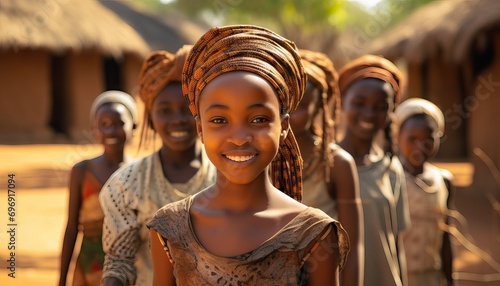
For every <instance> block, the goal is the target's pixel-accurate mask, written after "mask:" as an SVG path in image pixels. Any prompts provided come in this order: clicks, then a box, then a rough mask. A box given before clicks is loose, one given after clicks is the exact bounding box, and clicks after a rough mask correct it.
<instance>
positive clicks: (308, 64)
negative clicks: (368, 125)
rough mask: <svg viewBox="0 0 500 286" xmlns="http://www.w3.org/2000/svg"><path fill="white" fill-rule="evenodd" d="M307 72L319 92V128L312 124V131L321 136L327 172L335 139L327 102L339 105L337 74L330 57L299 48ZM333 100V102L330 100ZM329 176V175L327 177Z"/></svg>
mask: <svg viewBox="0 0 500 286" xmlns="http://www.w3.org/2000/svg"><path fill="white" fill-rule="evenodd" d="M299 52H300V56H301V58H302V64H303V65H304V68H305V71H306V73H307V80H308V81H310V82H311V83H313V84H314V85H315V86H316V87H317V88H319V91H320V93H321V101H320V106H319V108H320V110H321V111H322V113H323V118H322V119H323V120H322V125H321V128H320V127H317V126H315V125H313V133H314V134H315V135H316V136H321V138H322V144H323V146H322V149H323V156H324V160H325V162H327V164H325V166H326V169H327V170H326V172H327V173H326V174H329V168H330V167H331V166H333V155H332V152H329V148H328V146H329V144H330V143H331V142H333V141H334V140H335V126H334V124H335V119H336V118H335V115H336V114H337V112H336V111H334V113H333V115H332V114H331V113H330V110H329V106H330V105H329V104H330V103H332V105H333V108H334V110H335V109H336V108H337V106H338V105H339V104H338V103H339V102H340V98H339V89H338V86H337V80H338V74H337V71H336V70H335V68H334V65H333V62H332V61H331V60H330V58H329V57H328V56H327V55H325V54H323V53H320V52H315V51H310V50H304V49H301V50H299ZM332 100H333V102H332ZM327 178H329V177H327Z"/></svg>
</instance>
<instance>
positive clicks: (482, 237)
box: [0, 144, 500, 286]
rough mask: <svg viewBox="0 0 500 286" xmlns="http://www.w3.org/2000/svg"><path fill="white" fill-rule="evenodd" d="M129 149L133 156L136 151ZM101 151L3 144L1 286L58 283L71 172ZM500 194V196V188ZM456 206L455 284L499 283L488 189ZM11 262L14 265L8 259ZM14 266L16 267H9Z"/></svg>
mask: <svg viewBox="0 0 500 286" xmlns="http://www.w3.org/2000/svg"><path fill="white" fill-rule="evenodd" d="M130 150H132V151H134V153H135V150H136V148H135V147H131V148H130ZM100 152H101V150H100V147H99V146H97V145H90V144H87V145H64V144H61V145H0V285H2V286H3V285H6V286H10V285H27V286H28V285H29V286H31V285H37V286H45V285H51V286H53V285H56V284H57V281H58V276H59V273H58V267H59V254H60V251H61V244H62V239H63V235H64V228H65V223H66V213H67V201H68V191H67V183H68V175H69V170H70V168H71V167H72V166H73V164H75V163H76V162H78V161H80V160H82V159H84V158H90V157H92V156H96V155H98V154H99V153H100ZM144 154H146V152H144ZM141 155H142V154H141ZM442 166H443V167H449V169H451V171H452V172H453V173H455V174H456V175H457V176H458V177H459V179H460V178H465V179H463V180H465V181H466V180H467V176H468V173H470V170H469V169H467V168H464V167H463V166H462V165H446V164H444V165H442ZM9 174H14V175H15V176H14V179H15V196H13V193H12V192H11V197H14V199H15V206H14V207H15V215H14V214H13V215H12V216H9V214H8V207H9V205H8V191H7V189H8V187H9V185H8V179H9V178H8V175H9ZM462 184H465V183H463V182H462ZM12 186H13V185H11V187H12ZM496 192H497V194H496V195H497V198H498V190H497V191H496ZM11 201H12V199H11ZM455 205H456V209H457V210H458V211H459V212H460V213H461V214H462V215H463V216H464V217H465V219H466V221H467V225H466V226H464V225H459V224H458V223H457V228H458V229H459V230H460V231H461V233H464V235H465V238H467V239H469V240H471V241H472V242H473V243H474V245H472V246H470V247H471V248H470V250H467V249H465V248H464V247H462V246H461V245H460V244H459V243H458V240H456V239H455V240H454V247H455V254H456V259H455V261H454V265H455V270H456V271H457V273H458V276H457V277H458V278H460V280H458V281H457V283H456V285H461V286H469V285H480V286H482V285H487V286H490V285H500V277H499V276H500V274H499V272H500V264H499V263H498V262H497V261H500V217H499V214H498V213H497V212H495V211H494V210H493V208H492V206H491V203H490V202H489V201H488V200H487V199H486V195H485V191H482V192H479V191H472V190H470V189H466V188H459V189H458V190H457V195H456V199H455ZM11 218H12V220H13V221H10V219H11ZM9 224H12V225H9ZM9 231H10V232H9ZM11 234H13V235H12V238H11ZM9 243H11V244H9ZM9 246H10V247H12V246H15V250H9ZM474 246H479V248H480V249H476V248H474ZM483 251H484V253H483ZM477 254H479V255H477ZM12 259H15V264H13V263H11V262H10V261H8V260H12ZM492 260H494V261H492ZM488 263H489V264H488ZM11 265H14V267H13V268H10V266H11ZM14 271H15V274H13V273H14ZM9 274H11V276H12V275H15V278H12V277H10V276H9ZM494 279H496V280H495V281H490V282H479V281H478V280H486V281H488V280H494Z"/></svg>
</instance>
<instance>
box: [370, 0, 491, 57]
mask: <svg viewBox="0 0 500 286" xmlns="http://www.w3.org/2000/svg"><path fill="white" fill-rule="evenodd" d="M499 25H500V1H496V0H467V1H435V2H431V3H429V4H427V5H425V6H423V7H422V8H420V9H418V10H417V11H415V12H414V13H413V14H411V15H410V16H409V17H408V18H407V19H405V20H404V21H402V22H401V23H400V24H398V25H397V26H396V27H394V28H393V29H391V30H390V31H388V32H387V33H385V34H384V35H383V36H382V37H379V38H377V39H375V40H374V41H373V42H372V43H371V44H370V46H369V51H370V52H372V53H377V54H382V55H384V56H386V57H388V58H392V59H395V58H404V59H405V60H406V61H408V62H409V63H414V64H421V63H423V62H424V61H425V60H426V59H427V58H432V57H435V56H437V55H439V56H443V59H444V60H445V61H448V62H454V63H461V62H463V61H464V59H465V58H466V57H468V55H469V53H470V52H471V49H472V48H473V46H474V43H475V41H477V40H481V39H480V37H479V36H480V35H481V33H484V32H486V31H488V30H490V29H492V28H495V27H498V26H499Z"/></svg>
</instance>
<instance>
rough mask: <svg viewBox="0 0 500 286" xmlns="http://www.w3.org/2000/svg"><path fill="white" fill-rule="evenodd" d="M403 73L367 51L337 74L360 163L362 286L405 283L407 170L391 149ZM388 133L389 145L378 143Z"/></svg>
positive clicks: (345, 141) (349, 143)
mask: <svg viewBox="0 0 500 286" xmlns="http://www.w3.org/2000/svg"><path fill="white" fill-rule="evenodd" d="M401 80H402V79H401V74H400V71H399V70H398V68H397V67H396V66H395V65H394V64H393V63H391V62H390V61H389V60H387V59H384V58H381V57H378V56H372V55H365V56H363V57H360V58H358V59H355V60H354V61H352V62H351V63H349V64H347V65H346V66H344V67H343V68H342V69H341V70H340V72H339V88H340V94H341V97H342V103H341V108H342V111H343V113H344V114H343V115H344V119H345V125H346V128H345V133H344V138H342V140H340V142H339V145H340V146H341V147H342V148H344V150H346V151H347V152H349V153H350V154H351V155H352V157H353V158H354V161H355V162H356V166H357V170H358V177H359V187H360V197H361V200H362V205H363V218H364V235H365V238H364V242H365V267H364V269H365V271H364V276H365V277H364V285H384V286H392V285H397V286H401V285H407V284H406V283H405V282H406V275H407V273H406V259H405V255H404V251H403V250H404V249H403V247H402V245H401V243H400V239H401V237H400V233H401V232H402V231H404V230H405V229H407V228H408V227H409V225H410V218H409V211H408V202H407V194H406V182H405V177H404V171H403V168H402V166H401V163H400V161H399V160H398V158H397V156H395V155H394V154H393V151H392V145H393V142H392V133H391V132H390V131H391V117H392V114H393V112H394V107H395V105H396V104H397V103H398V101H399V98H400V95H401ZM381 130H383V131H384V135H385V136H384V138H385V139H386V140H385V141H386V142H385V146H379V145H378V144H377V140H376V138H377V134H378V133H379V131H381Z"/></svg>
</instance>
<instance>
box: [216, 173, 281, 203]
mask: <svg viewBox="0 0 500 286" xmlns="http://www.w3.org/2000/svg"><path fill="white" fill-rule="evenodd" d="M273 190H274V186H273V185H272V183H271V181H270V180H269V176H268V175H267V171H264V172H263V173H262V174H261V175H259V176H258V177H257V178H256V179H255V180H254V181H252V182H251V183H249V184H245V185H242V184H234V183H231V182H229V181H228V180H227V179H226V178H225V177H224V176H222V175H221V174H220V173H218V174H217V179H216V182H215V185H214V188H213V190H212V194H211V198H210V200H211V204H210V207H211V208H214V209H221V210H225V211H228V212H234V213H242V212H248V211H259V210H264V209H266V208H267V207H268V205H269V200H270V194H271V192H272V191H273Z"/></svg>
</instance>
